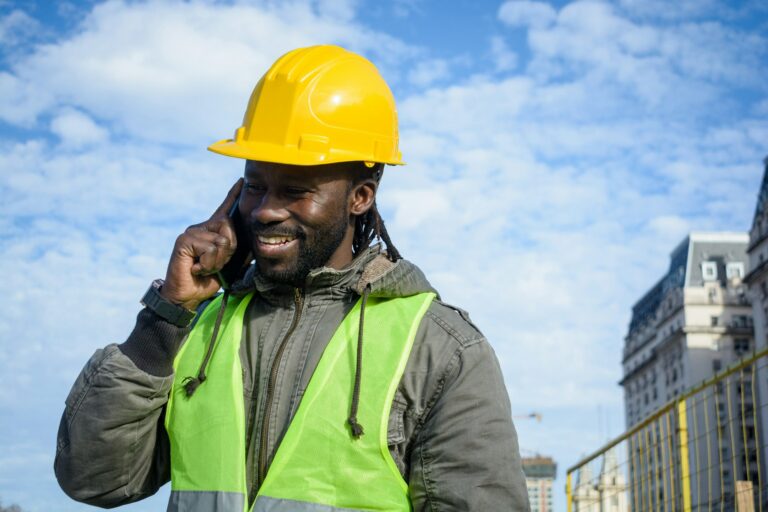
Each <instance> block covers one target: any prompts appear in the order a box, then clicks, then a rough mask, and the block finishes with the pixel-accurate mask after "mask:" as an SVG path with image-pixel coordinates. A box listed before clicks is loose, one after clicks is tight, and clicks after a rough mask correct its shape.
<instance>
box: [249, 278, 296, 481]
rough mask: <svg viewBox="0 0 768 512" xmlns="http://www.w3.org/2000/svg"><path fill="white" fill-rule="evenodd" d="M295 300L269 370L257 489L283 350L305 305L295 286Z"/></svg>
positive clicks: (262, 473) (263, 467)
mask: <svg viewBox="0 0 768 512" xmlns="http://www.w3.org/2000/svg"><path fill="white" fill-rule="evenodd" d="M293 300H294V303H295V306H296V312H295V313H294V315H293V321H292V322H291V326H290V327H289V328H288V332H286V333H285V336H284V337H283V340H282V341H281V342H280V346H279V347H278V348H277V353H276V354H275V360H274V361H272V368H271V369H270V372H269V381H267V398H266V402H265V403H264V408H265V411H264V417H263V419H262V423H261V443H260V447H259V471H258V475H257V476H258V482H257V483H258V485H257V489H258V488H259V487H261V484H262V483H264V478H265V477H266V474H267V446H268V445H269V442H268V441H269V416H270V414H271V413H272V401H273V399H274V397H273V395H274V392H275V381H276V380H277V369H278V367H279V366H280V360H281V359H282V357H283V352H284V351H285V347H286V345H287V344H288V339H289V338H290V337H291V334H293V331H295V330H296V326H297V325H298V324H299V319H300V318H301V309H302V307H303V306H304V296H303V294H302V290H301V289H300V288H295V289H294V291H293Z"/></svg>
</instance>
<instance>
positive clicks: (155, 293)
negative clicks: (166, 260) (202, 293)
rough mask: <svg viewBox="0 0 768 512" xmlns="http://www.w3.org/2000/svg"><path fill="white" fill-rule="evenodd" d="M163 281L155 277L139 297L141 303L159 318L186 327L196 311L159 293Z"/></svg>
mask: <svg viewBox="0 0 768 512" xmlns="http://www.w3.org/2000/svg"><path fill="white" fill-rule="evenodd" d="M163 284H164V281H163V280H162V279H155V280H154V281H152V284H151V285H150V286H149V289H148V290H147V293H145V294H144V297H142V299H141V303H142V304H143V305H144V307H146V308H147V309H149V310H151V311H152V312H154V313H155V314H156V315H157V316H159V317H160V318H162V319H164V320H166V321H168V322H170V323H172V324H173V325H176V326H178V327H187V326H188V325H189V324H190V323H191V322H192V320H193V319H194V318H195V315H196V313H195V312H194V311H190V310H188V309H187V308H184V307H182V306H179V305H178V304H174V303H173V302H171V301H169V300H168V299H166V298H165V297H163V296H162V295H160V288H162V286H163Z"/></svg>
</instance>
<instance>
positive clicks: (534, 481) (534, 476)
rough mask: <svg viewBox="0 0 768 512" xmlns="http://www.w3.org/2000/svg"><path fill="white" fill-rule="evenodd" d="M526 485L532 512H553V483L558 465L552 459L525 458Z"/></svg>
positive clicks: (538, 456) (537, 456) (540, 457)
mask: <svg viewBox="0 0 768 512" xmlns="http://www.w3.org/2000/svg"><path fill="white" fill-rule="evenodd" d="M523 472H524V473H525V484H526V486H527V487H528V500H529V501H530V502H531V512H551V511H552V510H554V509H553V508H552V483H553V482H554V481H555V476H556V475H557V464H555V461H554V460H552V458H550V457H542V456H540V455H536V456H535V457H523Z"/></svg>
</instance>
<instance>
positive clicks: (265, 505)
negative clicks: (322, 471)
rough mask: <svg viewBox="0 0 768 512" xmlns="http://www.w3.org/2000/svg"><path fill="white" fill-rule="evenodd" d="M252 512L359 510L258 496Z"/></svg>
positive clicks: (356, 510)
mask: <svg viewBox="0 0 768 512" xmlns="http://www.w3.org/2000/svg"><path fill="white" fill-rule="evenodd" d="M253 512H360V510H359V509H354V508H339V507H332V506H330V505H323V504H321V503H308V502H306V501H294V500H281V499H279V498H269V497H267V496H259V497H258V498H257V499H256V503H255V504H254V505H253Z"/></svg>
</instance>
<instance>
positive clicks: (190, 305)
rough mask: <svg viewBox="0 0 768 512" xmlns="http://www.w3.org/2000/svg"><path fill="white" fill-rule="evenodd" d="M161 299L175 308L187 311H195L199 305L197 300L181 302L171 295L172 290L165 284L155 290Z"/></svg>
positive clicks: (181, 300)
mask: <svg viewBox="0 0 768 512" xmlns="http://www.w3.org/2000/svg"><path fill="white" fill-rule="evenodd" d="M157 291H158V293H159V294H160V296H161V297H163V298H164V299H165V300H167V301H168V302H170V303H171V304H174V305H176V306H179V307H182V308H184V309H186V310H188V311H196V310H197V306H199V305H200V302H201V301H199V300H194V299H192V300H183V299H180V298H178V297H177V296H176V295H175V294H174V293H173V288H172V287H169V286H168V285H167V284H163V285H162V286H160V288H159V289H158V290H157Z"/></svg>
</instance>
